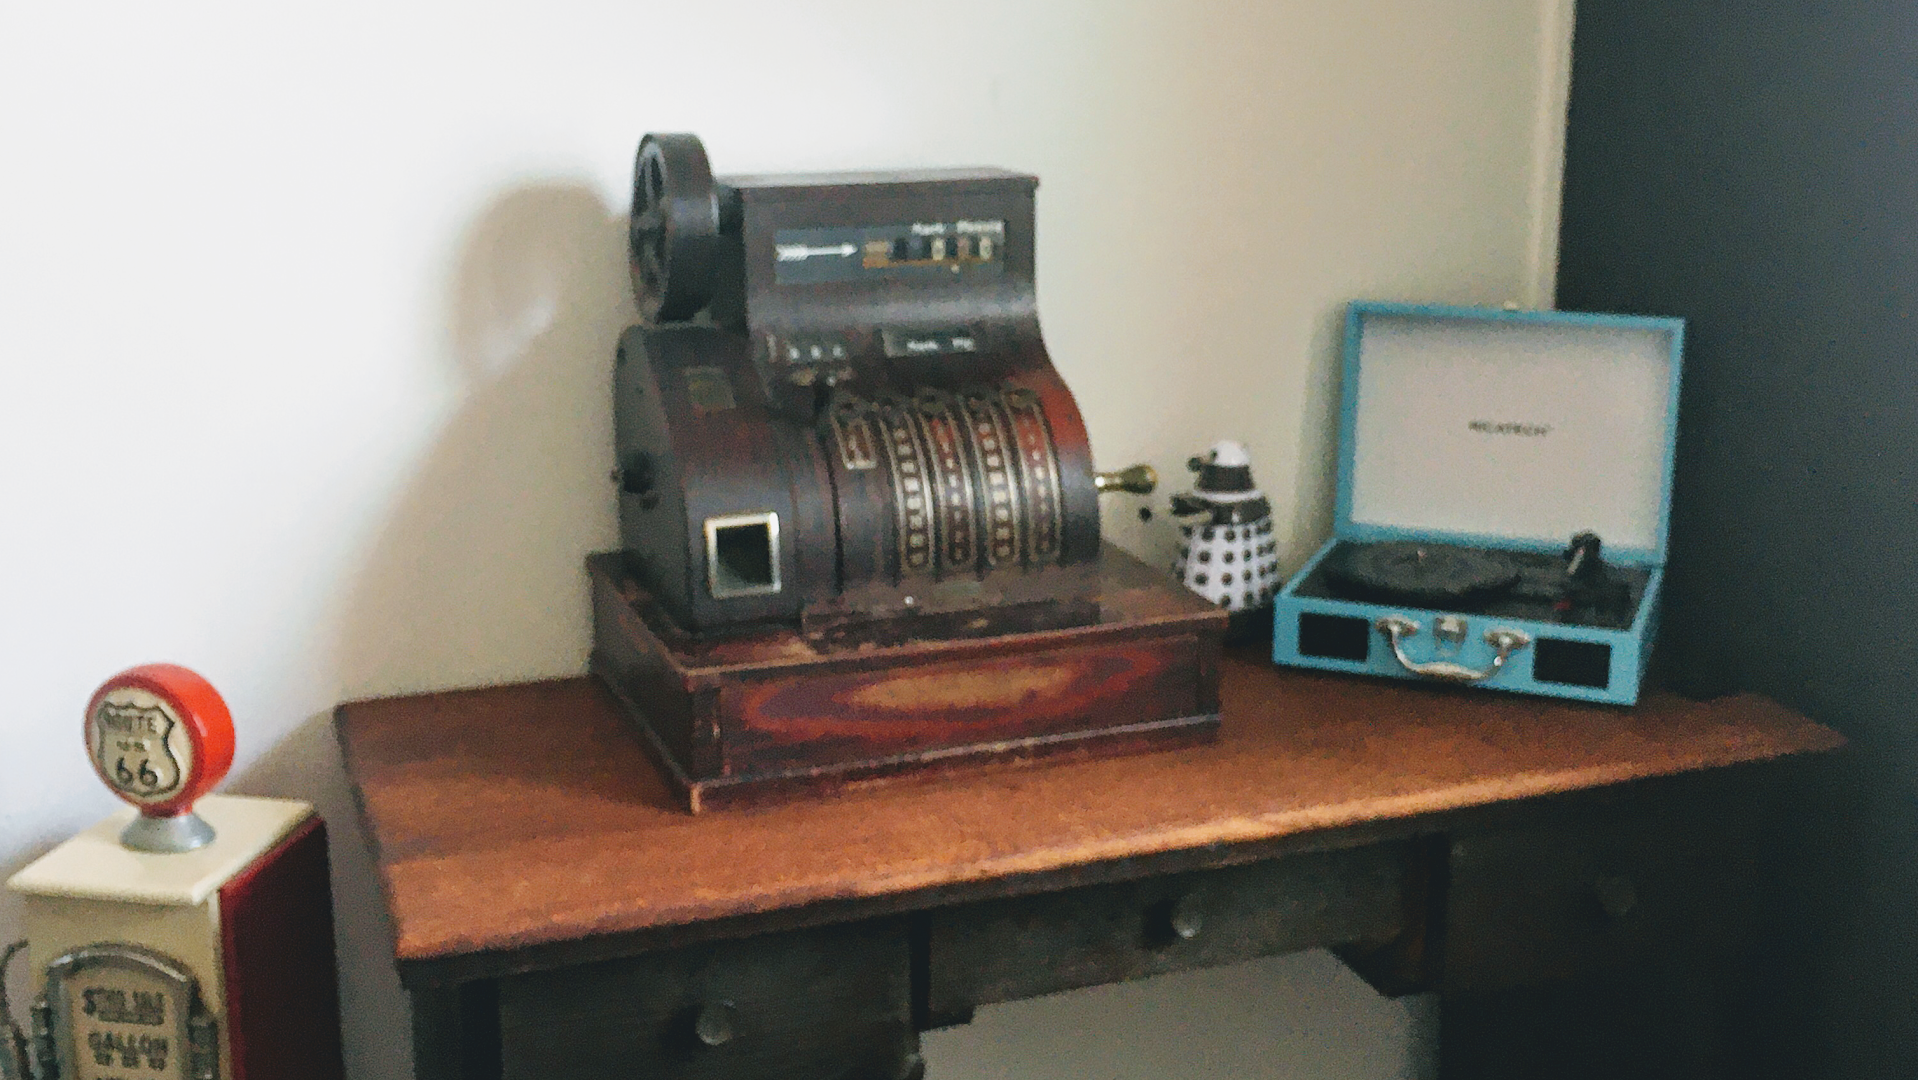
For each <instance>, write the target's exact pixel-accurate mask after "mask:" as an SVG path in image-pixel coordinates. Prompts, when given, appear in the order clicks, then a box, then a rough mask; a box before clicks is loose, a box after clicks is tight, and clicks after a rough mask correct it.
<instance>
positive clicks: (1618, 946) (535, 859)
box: [338, 656, 1843, 1080]
mask: <svg viewBox="0 0 1918 1080" xmlns="http://www.w3.org/2000/svg"><path fill="white" fill-rule="evenodd" d="M1223 698H1224V703H1225V722H1224V726H1223V729H1222V734H1221V737H1220V740H1219V742H1218V743H1217V744H1216V745H1212V746H1205V747H1198V748H1193V749H1186V750H1177V751H1166V752H1162V753H1157V754H1149V755H1143V756H1138V757H1131V758H1120V759H1112V760H1104V761H1065V762H1058V761H1054V762H1048V763H1043V764H1035V765H1028V766H1020V765H1005V766H996V767H983V768H975V769H970V770H965V771H960V772H956V773H953V774H951V775H949V776H947V777H944V778H937V779H921V780H914V781H904V782H895V783H892V784H886V785H878V786H872V787H866V788H854V789H850V790H847V791H845V792H843V793H841V794H839V795H836V796H831V797H824V798H818V799H814V800H810V801H802V802H798V803H794V804H791V805H788V806H784V807H779V808H768V809H762V810H751V811H725V812H715V813H708V814H703V815H698V816H694V815H690V814H687V813H685V812H683V811H681V810H678V809H676V808H675V807H674V803H673V800H672V798H671V797H670V796H669V795H668V793H667V791H666V789H665V786H664V784H663V783H662V781H661V779H660V777H659V775H658V773H657V771H656V769H655V768H654V766H653V764H652V762H651V761H650V760H649V759H648V758H647V757H646V756H645V754H644V753H643V752H642V751H641V749H640V743H639V741H638V740H637V739H636V738H635V737H634V735H633V733H632V732H631V731H629V730H628V729H627V728H626V726H625V720H624V719H623V718H622V716H621V715H620V713H619V712H618V710H617V708H616V706H615V705H614V703H613V701H612V699H611V698H610V697H609V696H608V695H607V694H606V693H605V691H604V690H603V689H602V688H601V687H600V686H598V684H596V683H594V682H592V681H590V680H587V679H569V680H562V681H555V682H543V683H532V684H526V685H520V686H502V687H494V688H488V689H480V690H470V691H457V692H451V693H443V694H432V695H425V696H419V697H410V698H390V699H383V700H378V701H364V702H354V703H349V704H346V705H343V706H341V707H340V709H339V712H338V727H339V736H340V743H341V746H342V748H343V751H344V755H345V760H346V765H347V769H348V771H349V774H350V775H351V777H352V779H353V782H354V784H355V787H356V790H357V792H358V795H359V798H360V805H361V810H362V819H363V825H364V828H365V830H366V833H367V836H368V837H369V839H370V841H371V844H372V847H373V849H374V852H375V856H376V858H377V860H378V864H379V870H380V875H381V881H382V884H383V888H384V893H385V899H386V902H387V905H388V908H389V910H390V912H391V915H392V924H393V930H394V935H395V941H394V951H395V954H396V958H397V960H398V963H399V968H400V975H401V978H402V980H403V981H404V982H405V984H406V986H407V987H408V989H409V990H410V991H411V993H412V995H413V1001H414V1013H415V1016H414V1039H415V1044H416V1049H415V1060H416V1069H417V1075H418V1077H419V1078H420V1080H453V1078H458V1080H472V1078H481V1077H485V1078H494V1077H504V1078H506V1080H532V1078H544V1077H554V1076H566V1077H568V1078H570V1080H593V1078H597V1077H608V1078H610V1077H626V1076H632V1075H647V1076H659V1077H726V1078H727V1080H753V1078H756V1077H782V1078H785V1077H822V1078H824V1077H833V1078H839V1077H844V1078H847V1080H853V1078H868V1077H870V1078H888V1077H910V1076H914V1075H916V1073H917V1072H918V1070H920V1069H922V1068H923V1066H922V1065H921V1064H920V1059H919V1057H918V1032H919V1031H922V1030H926V1029H928V1028H930V1027H934V1026H939V1025H941V1024H947V1023H954V1022H963V1021H964V1020H965V1019H966V1018H968V1017H969V1016H970V1015H971V1010H972V1008H973V1007H974V1006H977V1005H981V1004H986V1003H989V1002H996V1001H1005V1000H1012V999H1017V998H1022V997H1029V996H1033V995H1036V994H1042V993H1049V992H1052V991H1056V990H1061V989H1065V988H1068V987H1075V986H1085V985H1092V984H1097V983H1103V982H1111V981H1116V980H1120V979H1129V978H1136V977H1140V976H1144V975H1149V974H1154V973H1158V972H1164V971H1171V970H1178V969H1183V968H1190V967H1197V966H1203V965H1209V964H1221V963H1230V962H1233V961H1237V960H1243V959H1246V958H1249V957H1252V956H1259V955H1266V954H1271V953H1278V952H1284V951H1289V950H1294V949H1303V948H1309V947H1315V946H1335V947H1338V948H1339V950H1340V955H1342V956H1344V957H1345V959H1346V960H1347V962H1348V963H1350V964H1351V965H1352V966H1353V967H1354V968H1355V970H1357V971H1359V973H1360V974H1361V975H1364V976H1365V977H1366V978H1367V979H1368V980H1370V981H1371V982H1372V983H1373V985H1375V986H1378V987H1380V988H1381V989H1382V990H1384V991H1385V992H1388V993H1399V992H1406V991H1411V990H1421V989H1436V990H1439V991H1441V993H1442V995H1443V1005H1442V1009H1443V1011H1442V1018H1441V1029H1442V1032H1443V1035H1442V1038H1443V1042H1444V1045H1443V1048H1442V1054H1441V1060H1442V1065H1443V1067H1444V1069H1445V1071H1446V1073H1447V1075H1459V1076H1465V1075H1470V1076H1474V1077H1484V1076H1505V1075H1511V1076H1526V1075H1532V1076H1535V1075H1546V1074H1547V1073H1548V1072H1549V1073H1550V1074H1552V1075H1555V1076H1558V1077H1566V1076H1581V1075H1594V1076H1599V1075H1613V1074H1614V1073H1615V1072H1623V1071H1629V1072H1630V1073H1631V1074H1632V1075H1637V1076H1657V1075H1667V1074H1669V1075H1686V1076H1697V1075H1708V1074H1709V1073H1710V1072H1712V1071H1714V1070H1716V1069H1718V1068H1722V1067H1726V1066H1725V1062H1726V1061H1727V1059H1726V1058H1725V1057H1724V1055H1723V1051H1725V1049H1726V1039H1725V1037H1724V1036H1725V1033H1726V1032H1727V1031H1729V1030H1731V1029H1732V1027H1733V1026H1734V1025H1735V1024H1736V1022H1737V1016H1738V1012H1737V1010H1738V1008H1739V1001H1738V997H1739V994H1740V993H1741V987H1743V986H1744V985H1745V980H1744V979H1743V978H1742V977H1741V968H1740V965H1741V963H1742V961H1743V958H1744V957H1745V955H1746V952H1747V946H1748V945H1749V943H1750V942H1751V940H1752V937H1753V933H1754V928H1753V924H1752V919H1753V918H1754V915H1753V912H1754V911H1755V910H1756V905H1755V904H1754V903H1753V902H1752V891H1753V890H1752V888H1751V880H1752V872H1753V869H1754V866H1755V859H1756V856H1757V853H1758V851H1759V843H1758V841H1759V839H1760V837H1759V835H1758V834H1759V832H1760V828H1759V826H1760V822H1761V818H1760V816H1759V815H1758V813H1757V812H1756V811H1757V810H1758V809H1759V808H1761V807H1762V806H1763V805H1764V797H1765V792H1766V789H1767V787H1768V786H1769V784H1768V780H1769V779H1770V778H1771V776H1772V774H1773V773H1775V772H1776V771H1777V770H1775V769H1772V768H1762V769H1753V768H1749V767H1747V768H1728V767H1729V766H1740V765H1745V766H1749V765H1750V764H1752V763H1758V762H1766V761H1771V760H1773V759H1778V758H1782V757H1786V756H1789V755H1794V754H1802V753H1805V752H1809V751H1823V750H1830V749H1833V748H1835V747H1837V746H1839V745H1841V744H1842V742H1843V740H1842V739H1841V738H1840V737H1839V736H1838V735H1837V734H1835V733H1834V732H1832V731H1830V730H1828V729H1826V728H1823V727H1820V726H1819V725H1817V724H1814V723H1811V722H1810V721H1807V720H1805V719H1803V718H1802V717H1799V716H1797V715H1795V714H1793V713H1791V712H1789V711H1787V710H1786V709H1784V708H1782V707H1781V706H1778V705H1775V704H1772V703H1771V702H1768V701H1765V700H1763V699H1759V698H1756V697H1750V696H1740V697H1730V698H1722V699H1718V700H1715V701H1710V702H1703V703H1698V702H1689V701H1685V700H1682V699H1678V698H1675V697H1671V696H1661V695H1656V694H1654V695H1652V696H1650V697H1649V698H1648V699H1647V700H1646V701H1644V702H1643V703H1641V704H1640V705H1639V706H1638V707H1636V708H1633V709H1614V708H1608V707H1598V706H1583V705H1573V704H1564V703H1554V702H1549V701H1544V700H1540V699H1534V698H1518V697H1511V696H1505V695H1498V694H1490V693H1473V692H1469V691H1458V690H1450V689H1446V688H1438V687H1427V686H1416V685H1408V684H1403V683H1394V682H1386V681H1383V680H1369V679H1360V678H1350V677H1344V676H1336V675H1317V674H1308V673H1302V672H1296V671H1289V670H1279V669H1275V668H1273V667H1271V666H1270V665H1269V664H1267V663H1265V662H1264V661H1263V660H1261V659H1259V658H1258V657H1255V656H1228V657H1227V660H1226V668H1225V673H1224V688H1223ZM1701 1070H1702V1071H1701Z"/></svg>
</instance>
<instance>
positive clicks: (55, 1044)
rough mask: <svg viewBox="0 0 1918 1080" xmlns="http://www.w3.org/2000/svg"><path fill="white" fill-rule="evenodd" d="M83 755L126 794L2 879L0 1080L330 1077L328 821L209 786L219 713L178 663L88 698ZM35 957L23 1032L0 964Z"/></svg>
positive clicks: (333, 1044) (217, 760)
mask: <svg viewBox="0 0 1918 1080" xmlns="http://www.w3.org/2000/svg"><path fill="white" fill-rule="evenodd" d="M85 738H86V748H87V755H88V757H89V758H90V759H91V761H92V763H93V768H94V772H95V773H96V774H98V776H99V778H100V779H101V781H103V782H104V783H105V784H106V785H107V787H108V788H109V789H111V790H112V791H113V793H114V794H115V795H117V796H119V797H120V798H122V799H124V800H126V801H127V802H128V803H130V804H132V808H131V809H130V810H122V811H120V812H119V813H117V814H114V815H113V816H112V817H109V818H108V819H107V820H105V821H103V822H100V823H99V824H98V825H95V826H94V827H93V828H91V829H88V830H87V831H85V832H83V833H81V834H80V835H78V836H76V837H74V838H73V839H71V840H68V841H67V842H66V843H64V844H61V845H59V846H58V847H56V848H54V849H53V850H52V851H50V852H48V853H47V854H46V855H45V856H43V857H41V858H40V859H39V860H37V861H35V862H34V863H32V864H30V865H29V866H27V868H26V869H24V870H22V871H20V872H19V873H18V874H16V875H14V877H13V878H12V879H11V880H9V881H8V882H7V888H8V889H9V890H10V891H12V892H13V893H15V894H17V895H19V896H20V897H21V898H22V899H23V901H24V908H25V925H26V931H27V938H26V940H25V941H22V942H19V943H17V944H15V945H13V946H10V947H8V948H6V949H4V950H0V1080H162V1078H165V1080H266V1078H269V1077H270V1078H273V1080H281V1078H288V1080H291V1078H300V1080H338V1078H339V1077H340V1076H341V1075H342V1073H343V1068H342V1064H341V1056H340V1041H339V1012H338V1002H337V994H336V975H335V971H334V965H333V922H332V902H331V895H330V891H329V887H328V875H327V858H326V832H325V826H324V824H323V823H322V822H321V821H320V819H319V817H318V816H317V815H315V814H314V812H313V808H312V807H311V806H309V805H307V804H306V803H302V802H294V801H291V800H285V799H259V798H243V797H238V796H218V795H207V794H206V793H207V791H209V790H210V789H211V788H213V787H214V785H216V784H218V783H219V782H220V780H221V779H222V778H223V777H224V776H225V775H226V771H227V769H228V767H229V766H230V765H231V764H232V761H233V721H232V718H231V716H230V715H229V713H228V712H227V707H226V703H225V702H224V701H223V700H221V698H220V695H219V693H218V692H217V691H215V690H214V689H213V687H212V686H211V685H209V684H208V683H207V682H206V680H204V679H202V678H201V677H200V676H198V675H197V674H195V673H193V672H192V671H189V670H187V669H186V668H183V667H177V666H175V665H171V664H148V665H144V666H141V667H136V668H131V669H129V670H127V671H123V672H121V673H120V674H118V675H116V676H114V677H113V678H111V679H109V680H107V682H106V683H105V684H104V685H102V686H101V687H100V689H99V690H97V691H96V692H95V693H94V695H93V698H92V700H91V701H89V702H88V704H87V710H86V722H85ZM22 953H24V954H25V955H26V957H27V960H28V962H29V964H30V968H31V971H32V972H33V975H32V978H31V980H30V981H31V983H32V998H33V1000H32V1007H31V1010H30V1012H31V1020H30V1023H29V1024H28V1028H29V1030H30V1032H31V1036H30V1037H29V1036H28V1035H27V1034H26V1033H24V1032H22V1031H21V1029H20V1027H19V1026H18V1022H17V1020H16V1019H15V1016H14V1014H13V1011H12V1009H11V1008H10V1007H9V1003H8V1002H7V1000H6V994H5V979H4V976H5V974H6V962H7V961H9V960H13V959H15V958H16V957H17V956H18V955H20V954H22Z"/></svg>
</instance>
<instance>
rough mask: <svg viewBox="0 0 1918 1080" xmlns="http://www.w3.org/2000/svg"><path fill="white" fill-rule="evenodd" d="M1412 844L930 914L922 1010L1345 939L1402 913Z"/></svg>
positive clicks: (953, 1011) (1387, 927)
mask: <svg viewBox="0 0 1918 1080" xmlns="http://www.w3.org/2000/svg"><path fill="white" fill-rule="evenodd" d="M1409 855H1410V848H1409V847H1408V846H1407V845H1403V844H1387V845H1380V846H1376V847H1367V848H1355V849H1351V850H1347V851H1334V852H1318V853H1313V854H1307V855H1297V856H1292V857H1288V858H1284V859H1277V860H1274V861H1271V862H1264V863H1256V864H1253V865H1250V866H1237V867H1229V868H1226V869H1222V870H1207V871H1200V872H1196V873H1190V874H1181V875H1176V876H1169V877H1162V878H1151V879H1147V880H1143V881H1134V882H1123V883H1119V884H1114V885H1091V886H1086V887H1084V888H1079V889H1073V890H1070V891H1067V892H1062V893H1052V894H1048V895H1042V896H1029V897H1020V898H1017V899H1011V900H995V901H990V902H987V903H981V904H973V905H969V906H966V907H962V908H952V909H947V910H943V911H936V912H934V913H933V914H932V917H931V927H930V935H929V948H928V964H927V966H928V976H929V982H928V1000H927V1005H928V1011H929V1012H930V1013H931V1015H933V1016H934V1017H953V1016H964V1015H965V1014H966V1013H967V1012H968V1011H969V1010H970V1009H972V1008H973V1007H974V1006H977V1005H984V1004H988V1003H991V1002H995V1001H1013V1000H1017V999H1019V998H1027V997H1034V996H1037V995H1039V994H1049V993H1053V992H1055V991H1059V990H1070V989H1073V988H1075V987H1081V986H1095V985H1098V984H1101V983H1110V982H1118V981H1121V980H1125V979H1137V978H1142V977H1144V976H1147V975H1157V974H1160V973H1162V972H1168V971H1179V970H1183V969H1186V968H1197V967H1208V966H1212V965H1216V964H1230V963H1234V962H1236V961H1240V960H1247V959H1251V958H1252V957H1255V956H1267V955H1270V954H1273V953H1282V952H1291V951H1294V950H1298V949H1306V948H1312V947H1315V946H1321V945H1334V944H1341V943H1345V942H1352V941H1361V940H1364V941H1383V940H1386V939H1389V938H1391V937H1393V936H1394V935H1396V934H1397V933H1398V932H1399V931H1400V930H1401V929H1403V928H1404V926H1405V922H1406V916H1405V912H1404V910H1403V908H1404V903H1403V897H1404V895H1405V887H1406V881H1405V877H1406V874H1407V872H1408V869H1407V868H1408V866H1409V865H1410V860H1409Z"/></svg>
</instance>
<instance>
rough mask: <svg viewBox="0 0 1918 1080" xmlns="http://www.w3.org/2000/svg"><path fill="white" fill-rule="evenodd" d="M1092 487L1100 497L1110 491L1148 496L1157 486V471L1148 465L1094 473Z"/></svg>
mask: <svg viewBox="0 0 1918 1080" xmlns="http://www.w3.org/2000/svg"><path fill="white" fill-rule="evenodd" d="M1092 486H1093V487H1095V488H1097V489H1098V491H1099V494H1101V495H1104V494H1106V493H1107V492H1110V491H1123V492H1126V493H1127V494H1131V495H1150V494H1152V492H1153V491H1154V490H1156V489H1157V488H1158V486H1159V471H1158V470H1157V469H1154V468H1153V467H1152V466H1150V465H1134V466H1132V467H1131V468H1129V469H1120V470H1119V471H1118V472H1096V473H1093V474H1092Z"/></svg>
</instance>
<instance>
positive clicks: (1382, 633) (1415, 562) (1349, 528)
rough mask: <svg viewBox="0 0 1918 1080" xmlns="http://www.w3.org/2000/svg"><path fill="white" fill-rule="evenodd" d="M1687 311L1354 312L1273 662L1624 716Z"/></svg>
mask: <svg viewBox="0 0 1918 1080" xmlns="http://www.w3.org/2000/svg"><path fill="white" fill-rule="evenodd" d="M1683 338H1684V321H1683V320H1682V319H1669V318H1652V317H1641V316H1629V315H1590V314H1578V313H1572V312H1559V311H1513V310H1499V309H1492V308H1461V307H1435V306H1416V305H1406V304H1387V303H1372V302H1359V303H1354V304H1352V305H1351V306H1350V307H1349V308H1348V309H1347V312H1346V324H1345V370H1344V384H1343V394H1342V396H1343V415H1342V420H1341V424H1340V430H1339V488H1338V507H1337V517H1336V523H1335V526H1334V529H1333V536H1332V539H1331V540H1330V541H1329V542H1327V543H1326V545H1325V546H1324V547H1323V548H1321V549H1320V550H1319V552H1318V554H1317V555H1315V556H1313V558H1312V560H1311V561H1310V562H1308V563H1307V564H1306V565H1305V567H1304V569H1302V570H1301V571H1300V572H1299V573H1298V574H1297V576H1295V577H1294V578H1293V579H1292V580H1291V581H1289V582H1288V583H1287V584H1286V586H1285V588H1284V589H1283V590H1281V591H1280V593H1279V596H1278V598H1277V600H1276V601H1275V603H1274V619H1275V620H1276V621H1275V625H1274V633H1273V646H1272V657H1273V659H1274V660H1275V661H1277V662H1278V663H1281V664H1292V665H1297V666H1300V667H1312V668H1326V669H1329V670H1334V671H1352V672H1365V673H1370V674H1375V675H1390V676H1394V677H1397V678H1404V679H1426V680H1432V681H1437V682H1448V683H1459V684H1466V685H1471V686H1482V687H1487V688H1490V689H1495V690H1510V691H1517V692H1521V693H1532V694H1548V695H1551V696H1554V697H1566V698H1579V699H1583V700H1586V701H1608V702H1615V703H1619V704H1627V705H1629V704H1631V703H1633V702H1635V701H1636V700H1637V699H1638V689H1639V683H1640V681H1641V679H1642V678H1643V675H1644V668H1645V660H1646V657H1647V655H1648V654H1649V652H1650V650H1651V644H1652V637H1653V634H1654V632H1655V630H1656V628H1657V623H1658V594H1659V586H1660V583H1661V580H1662V578H1663V576H1664V564H1665V538H1666V526H1667V521H1668V518H1669V516H1670V500H1671V488H1672V446H1673V436H1674V432H1675V430H1676V426H1677V424H1676V420H1677V408H1678V384H1679V357H1680V351H1681V346H1682V344H1683Z"/></svg>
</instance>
